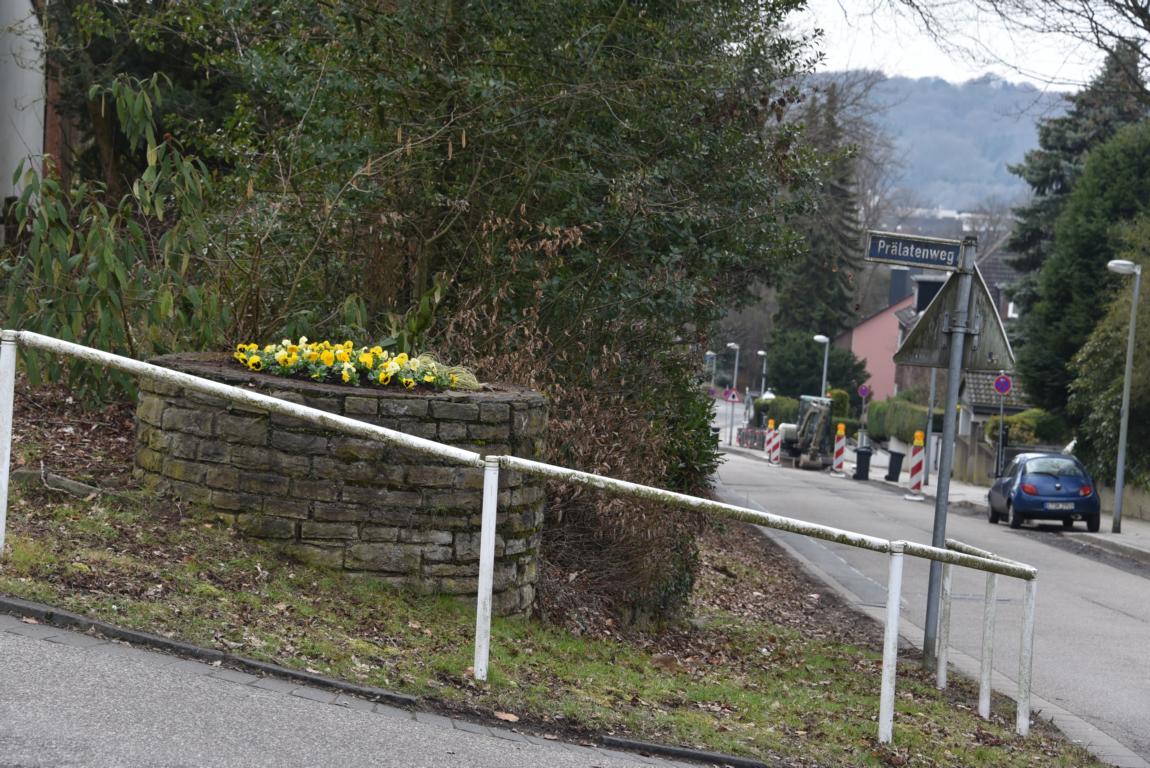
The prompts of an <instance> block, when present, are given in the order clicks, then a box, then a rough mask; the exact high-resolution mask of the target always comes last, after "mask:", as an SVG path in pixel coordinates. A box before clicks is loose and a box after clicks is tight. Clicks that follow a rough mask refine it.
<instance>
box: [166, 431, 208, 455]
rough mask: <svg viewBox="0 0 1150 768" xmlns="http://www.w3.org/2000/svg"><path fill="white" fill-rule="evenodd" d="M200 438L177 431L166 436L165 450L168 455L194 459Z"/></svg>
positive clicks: (198, 450) (198, 449)
mask: <svg viewBox="0 0 1150 768" xmlns="http://www.w3.org/2000/svg"><path fill="white" fill-rule="evenodd" d="M202 442H204V441H203V439H202V438H199V437H196V436H195V435H189V434H185V433H183V432H177V433H174V434H171V435H169V436H168V440H167V443H168V446H167V452H168V455H169V456H172V457H174V458H177V459H185V460H189V461H195V460H196V458H197V456H198V454H199V452H200V443H202Z"/></svg>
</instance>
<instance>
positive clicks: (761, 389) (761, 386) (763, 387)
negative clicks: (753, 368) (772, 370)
mask: <svg viewBox="0 0 1150 768" xmlns="http://www.w3.org/2000/svg"><path fill="white" fill-rule="evenodd" d="M755 354H756V355H758V356H759V357H761V358H763V377H762V380H761V381H760V382H759V393H760V394H763V395H765V394H766V393H767V353H766V352H765V351H764V350H761V349H760V350H759V351H758V352H756V353H755Z"/></svg>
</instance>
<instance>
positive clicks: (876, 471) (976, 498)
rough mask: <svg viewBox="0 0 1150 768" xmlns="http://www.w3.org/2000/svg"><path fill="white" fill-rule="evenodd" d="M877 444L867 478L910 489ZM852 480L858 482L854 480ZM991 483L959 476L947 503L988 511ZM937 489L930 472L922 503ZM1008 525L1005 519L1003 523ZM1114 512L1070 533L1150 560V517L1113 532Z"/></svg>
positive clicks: (1125, 522)
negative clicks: (894, 476) (1090, 529)
mask: <svg viewBox="0 0 1150 768" xmlns="http://www.w3.org/2000/svg"><path fill="white" fill-rule="evenodd" d="M872 447H874V450H875V452H874V454H873V455H872V456H871V461H870V472H869V473H868V479H867V481H866V482H869V483H873V484H877V485H882V486H885V487H887V488H889V489H890V490H891V491H892V492H897V493H901V494H909V493H910V476H909V474H908V473H907V464H908V462H906V461H904V462H903V466H902V469H903V471H902V472H901V473H900V475H899V479H898V481H897V482H893V481H890V480H886V479H885V476H886V474H887V471H888V469H889V459H890V454H888V453H887V452H886V451H884V450H881V449H879V448H878V447H876V446H872ZM720 448H721V449H722V450H723V451H728V452H738V453H739V454H740V455H743V456H749V457H753V458H756V459H759V460H761V461H764V462H765V461H766V455H765V454H764V453H763V452H762V451H757V450H753V449H750V448H740V447H739V446H728V445H726V444H723V445H720ZM855 468H856V463H855V449H854V447H853V446H849V445H848V447H847V450H846V476H847V478H853V477H854V474H855ZM852 482H858V481H853V480H852ZM989 490H990V489H989V487H985V486H978V485H972V484H970V483H963V482H959V481H957V480H951V482H950V488H949V491H948V494H947V501H948V503H949V504H950V505H951V506H953V505H956V504H961V505H966V506H969V507H974V508H976V509H978V510H980V511H981V512H984V513H985V511H986V508H987V505H986V494H987V491H989ZM937 493H938V486H937V481H936V477H935V473H933V472H932V473H931V476H930V485H925V486H923V489H922V495H923V496H925V497H926V498H925V500H924V501H923V502H922V503H923V504H929V505H931V506H932V507H933V505H934V503H935V499H936V497H937ZM1000 525H1005V523H1000ZM1110 527H1111V515H1110V512H1109V511H1108V510H1106V509H1103V510H1102V525H1101V527H1100V528H1099V532H1098V533H1087V532H1086V530H1085V524H1084V523H1076V524H1075V527H1074V530H1073V531H1071V533H1072V534H1073V536H1074V540H1075V541H1076V542H1080V543H1082V544H1085V545H1087V546H1091V547H1094V548H1096V549H1100V550H1103V551H1106V552H1108V553H1110V554H1114V555H1119V556H1122V557H1127V558H1130V559H1132V560H1137V561H1138V562H1141V563H1146V564H1150V520H1141V519H1139V518H1131V517H1126V516H1124V517H1123V519H1122V533H1110Z"/></svg>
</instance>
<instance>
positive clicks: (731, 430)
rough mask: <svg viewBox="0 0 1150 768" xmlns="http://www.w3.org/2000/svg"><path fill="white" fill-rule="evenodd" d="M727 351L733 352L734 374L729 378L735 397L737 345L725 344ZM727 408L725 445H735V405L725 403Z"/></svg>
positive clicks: (736, 392)
mask: <svg viewBox="0 0 1150 768" xmlns="http://www.w3.org/2000/svg"><path fill="white" fill-rule="evenodd" d="M727 349H733V350H735V373H734V375H733V376H732V377H731V390H732V391H733V392H734V393H735V395H736V396H737V395H738V393H739V345H738V344H736V343H735V342H733V341H728V342H727ZM727 407H729V408H730V409H731V418H730V420H729V421H728V427H727V445H734V444H735V404H734V403H733V402H730V403H727Z"/></svg>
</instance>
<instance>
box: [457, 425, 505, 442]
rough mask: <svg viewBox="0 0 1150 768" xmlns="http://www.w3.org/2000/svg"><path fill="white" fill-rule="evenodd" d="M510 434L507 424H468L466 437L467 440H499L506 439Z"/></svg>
mask: <svg viewBox="0 0 1150 768" xmlns="http://www.w3.org/2000/svg"><path fill="white" fill-rule="evenodd" d="M510 436H511V430H510V427H509V425H508V424H506V423H504V424H468V425H467V438H468V439H469V440H485V441H488V442H490V441H492V440H501V441H504V442H505V441H506V440H507V439H508V438H509V437H510Z"/></svg>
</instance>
